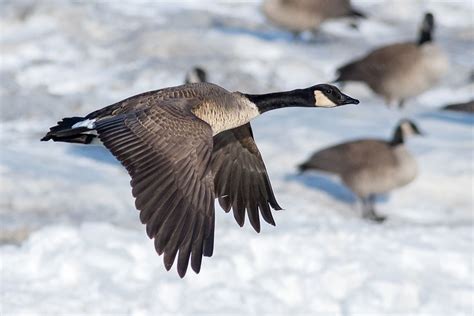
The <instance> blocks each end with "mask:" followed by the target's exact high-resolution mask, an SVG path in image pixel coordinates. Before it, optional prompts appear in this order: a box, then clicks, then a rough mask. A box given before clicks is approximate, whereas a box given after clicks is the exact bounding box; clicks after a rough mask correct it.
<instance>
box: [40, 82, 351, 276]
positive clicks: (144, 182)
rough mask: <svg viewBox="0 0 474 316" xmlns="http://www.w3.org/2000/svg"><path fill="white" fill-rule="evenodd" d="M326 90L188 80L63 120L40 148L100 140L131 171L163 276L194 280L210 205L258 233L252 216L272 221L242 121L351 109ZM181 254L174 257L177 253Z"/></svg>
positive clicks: (263, 177)
mask: <svg viewBox="0 0 474 316" xmlns="http://www.w3.org/2000/svg"><path fill="white" fill-rule="evenodd" d="M357 103H359V101H358V100H355V99H353V98H351V97H349V96H347V95H344V94H343V93H342V92H340V91H339V89H337V88H336V87H334V86H330V85H327V84H321V85H315V86H312V87H309V88H306V89H298V90H293V91H286V92H277V93H269V94H259V95H257V94H254V95H252V94H243V93H240V92H229V91H227V90H225V89H223V88H221V87H219V86H217V85H214V84H210V83H194V84H185V85H182V86H177V87H171V88H165V89H161V90H156V91H150V92H146V93H142V94H139V95H136V96H133V97H130V98H127V99H125V100H123V101H120V102H117V103H115V104H112V105H110V106H107V107H105V108H103V109H100V110H97V111H94V112H92V113H90V114H88V115H87V116H85V117H69V118H64V119H63V120H62V121H60V122H58V124H57V125H56V126H54V127H51V129H50V131H49V132H48V133H47V134H46V136H45V137H43V138H42V140H43V141H48V140H53V141H58V142H69V143H80V144H90V143H91V142H92V141H93V140H94V139H95V138H96V137H98V138H99V139H100V140H101V141H102V143H103V144H104V145H105V147H106V148H107V149H109V150H110V151H111V152H112V154H113V155H114V156H115V157H116V158H117V159H118V160H119V161H120V162H121V163H122V165H123V166H124V167H125V168H126V169H127V171H128V173H129V174H130V176H131V178H132V180H131V186H132V194H133V196H134V197H135V206H136V208H137V209H138V210H140V220H141V222H142V223H144V224H146V232H147V234H148V236H149V237H150V238H154V241H155V248H156V251H157V252H158V254H160V255H161V254H164V258H163V260H164V264H165V267H166V269H167V270H169V269H170V268H171V266H172V265H173V263H174V261H175V257H176V256H177V255H178V265H177V266H178V273H179V275H180V276H181V277H184V275H185V274H186V270H187V267H188V262H189V259H190V258H191V267H192V269H193V270H194V271H195V272H196V273H199V271H200V269H201V260H202V256H203V255H204V256H211V255H212V253H213V247H214V199H215V198H219V202H220V204H221V205H222V207H223V208H224V209H225V210H226V211H227V212H228V211H229V210H230V209H231V208H232V209H233V210H234V217H235V219H236V221H237V222H238V223H239V225H243V223H244V218H245V213H246V211H247V213H248V216H249V220H250V223H251V224H252V226H253V227H254V228H255V230H256V231H257V232H258V231H260V222H259V210H260V213H261V214H262V217H263V219H264V220H265V221H267V222H268V223H270V224H273V225H274V224H275V222H274V220H273V217H272V214H271V212H270V207H272V208H274V209H277V210H278V209H281V207H280V206H279V205H278V203H277V201H276V199H275V196H274V194H273V190H272V188H271V184H270V181H269V178H268V176H267V173H266V169H265V165H264V163H263V160H262V157H261V155H260V152H259V151H258V148H257V146H256V144H255V141H254V139H253V135H252V130H251V128H250V124H248V122H249V121H250V120H251V119H253V118H255V117H256V116H258V115H260V114H262V113H265V112H267V111H270V110H274V109H279V108H285V107H312V108H315V107H335V106H340V105H344V104H357ZM178 251H179V254H178Z"/></svg>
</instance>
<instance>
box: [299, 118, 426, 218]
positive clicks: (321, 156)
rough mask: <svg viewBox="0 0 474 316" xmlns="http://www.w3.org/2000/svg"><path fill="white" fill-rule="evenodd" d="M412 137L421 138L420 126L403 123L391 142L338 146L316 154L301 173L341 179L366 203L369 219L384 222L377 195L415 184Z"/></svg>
mask: <svg viewBox="0 0 474 316" xmlns="http://www.w3.org/2000/svg"><path fill="white" fill-rule="evenodd" d="M410 135H421V133H420V131H419V130H418V128H417V126H416V125H415V124H414V123H413V122H411V121H409V120H402V121H401V122H400V123H399V124H398V126H397V128H396V129H395V133H394V135H393V138H392V140H391V141H383V140H377V139H361V140H355V141H350V142H346V143H342V144H339V145H335V146H332V147H329V148H326V149H323V150H321V151H318V152H316V153H314V154H313V155H312V156H311V158H309V159H308V161H306V162H304V163H303V164H301V165H299V169H300V170H301V171H302V172H304V171H307V170H319V171H324V172H329V173H333V174H336V175H338V176H339V177H340V178H341V179H342V181H343V182H344V184H345V185H346V186H348V187H349V188H350V189H351V190H352V191H353V192H354V193H355V194H356V195H357V196H358V197H359V199H360V200H361V201H362V205H363V216H364V217H365V218H368V219H371V220H375V221H383V220H385V217H383V216H380V215H378V214H377V213H376V212H375V208H374V203H375V197H376V195H377V194H382V193H387V192H389V191H391V190H393V189H396V188H399V187H402V186H404V185H406V184H408V183H410V182H411V181H413V180H414V179H415V177H416V174H417V164H416V161H415V159H414V158H413V157H412V155H411V154H410V153H409V152H408V151H407V149H406V147H405V144H404V142H405V139H406V138H407V137H408V136H410Z"/></svg>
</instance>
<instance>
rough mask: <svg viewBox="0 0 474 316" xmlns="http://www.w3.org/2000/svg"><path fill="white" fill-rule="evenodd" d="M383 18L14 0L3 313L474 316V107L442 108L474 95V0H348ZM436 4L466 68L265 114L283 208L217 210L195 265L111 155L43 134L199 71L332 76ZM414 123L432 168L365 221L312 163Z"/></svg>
mask: <svg viewBox="0 0 474 316" xmlns="http://www.w3.org/2000/svg"><path fill="white" fill-rule="evenodd" d="M353 2H354V5H355V6H356V7H357V8H359V9H360V10H363V11H364V12H366V13H367V14H368V15H369V16H370V18H369V19H368V20H365V21H361V23H359V30H355V29H353V28H351V27H349V25H348V22H347V21H334V22H330V23H327V24H325V25H324V27H323V29H322V32H321V33H320V34H319V36H318V38H317V39H316V40H314V41H308V40H303V41H295V40H293V39H292V37H291V36H290V35H289V34H288V33H286V32H284V31H282V30H280V29H277V28H275V27H273V26H271V25H269V24H267V23H266V22H265V19H264V17H263V16H262V15H261V13H260V11H259V5H260V3H259V2H257V1H192V2H191V1H189V2H184V1H166V2H165V1H153V2H152V1H141V0H133V1H132V0H128V1H118V0H117V1H113V0H110V1H99V2H93V1H66V0H61V1H59V0H46V1H33V0H31V1H28V0H27V1H23V0H22V1H13V0H11V1H8V0H1V1H0V54H1V56H0V57H1V60H0V62H1V64H0V105H1V107H0V111H1V128H0V148H1V151H0V175H1V179H0V180H1V189H0V220H1V231H0V251H1V258H0V259H1V260H0V261H1V262H0V269H1V280H0V281H1V282H0V283H1V284H0V291H1V302H0V303H1V305H0V314H1V315H23V314H25V315H29V314H36V315H86V314H87V315H91V314H96V315H101V314H110V315H164V314H173V315H174V314H177V315H194V314H215V315H228V314H240V315H249V314H253V315H262V314H269V315H270V314H271V315H273V314H280V315H289V314H293V315H301V314H308V315H314V314H316V313H318V315H388V314H390V315H414V314H423V315H472V314H473V305H474V303H473V300H474V284H473V283H474V272H473V269H474V268H473V265H474V264H473V251H474V243H473V240H474V237H473V202H474V198H473V168H474V160H473V152H474V140H473V126H474V116H473V115H472V114H471V115H470V114H463V113H447V112H442V111H439V110H438V109H439V107H441V106H443V105H445V104H449V103H455V102H465V101H467V100H469V99H470V98H473V97H474V91H473V90H474V84H473V83H472V78H471V79H470V77H471V76H472V71H473V69H474V44H473V43H474V26H473V20H474V9H473V2H472V1H471V0H465V1H456V0H453V1H448V0H445V1H415V0H406V1H388V0H387V1H383V0H362V1H353ZM426 10H431V11H432V12H433V13H434V14H435V17H436V19H437V22H438V28H437V30H436V39H437V40H439V43H440V45H441V46H443V48H444V49H445V50H446V52H447V54H448V55H449V58H450V60H451V64H452V67H451V69H450V72H449V74H448V75H447V76H446V77H445V78H444V79H443V81H442V82H441V84H440V85H439V86H437V87H436V88H435V89H432V90H430V91H428V92H426V93H424V94H423V95H421V96H420V97H418V98H417V99H413V100H410V101H409V102H408V104H407V106H406V109H405V110H404V111H402V112H401V111H398V110H394V109H387V107H385V105H384V104H383V100H381V99H380V98H378V97H376V96H374V95H373V94H372V93H371V92H370V91H369V90H368V89H367V88H365V87H364V86H362V85H358V84H351V85H348V86H347V87H346V89H345V92H347V93H348V94H350V95H352V96H354V97H357V98H359V99H360V100H361V101H362V102H361V104H360V105H359V106H346V107H341V108H337V109H321V110H311V109H286V110H281V111H275V112H274V113H269V114H268V115H265V116H262V117H260V118H258V119H256V120H255V121H254V123H253V126H254V134H255V137H256V140H257V143H258V145H259V147H260V150H261V151H262V154H263V157H264V159H265V162H266V165H267V168H268V171H269V174H270V178H271V180H272V183H273V187H274V190H275V193H276V196H277V199H278V201H279V202H280V204H281V205H282V206H283V207H284V208H285V210H284V211H279V212H277V213H276V214H275V220H276V222H277V226H276V227H271V226H269V225H264V226H263V227H262V232H261V233H260V234H257V233H255V232H254V231H253V230H252V229H251V228H250V227H249V225H248V224H247V225H246V226H244V228H240V227H238V225H237V224H236V223H235V222H234V219H233V216H232V215H230V214H225V213H224V212H223V211H222V210H221V209H219V208H218V209H217V210H216V211H217V218H216V238H215V252H214V256H213V257H212V258H204V260H203V267H202V270H201V273H200V274H199V275H196V274H194V273H193V272H192V271H189V272H188V274H187V275H186V277H185V278H184V279H180V278H179V277H178V275H177V273H176V271H175V268H173V269H172V270H171V271H170V272H166V271H165V269H164V267H163V264H162V258H161V257H158V256H157V255H156V253H155V250H154V247H153V243H152V241H150V240H149V239H148V238H147V237H146V234H145V229H144V227H143V226H142V225H141V224H140V222H139V220H138V212H137V211H136V210H135V208H134V203H133V199H132V196H131V192H130V191H131V190H130V188H129V178H128V175H127V173H126V171H125V169H123V168H122V167H121V166H120V165H119V164H118V163H117V162H116V161H115V159H114V158H113V157H112V156H111V155H110V154H108V152H107V151H105V149H102V148H100V147H85V146H84V147H82V146H77V145H76V146H74V145H70V144H63V143H52V142H49V143H41V142H39V139H40V138H41V137H42V136H43V135H44V133H45V132H46V131H47V130H48V128H49V127H50V126H52V125H54V124H55V122H56V121H57V120H58V119H60V118H62V117H64V116H75V115H79V116H80V115H84V114H87V113H88V112H90V111H92V110H95V109H97V108H101V107H103V106H106V105H108V104H111V103H113V102H116V101H118V100H121V99H123V98H125V97H128V96H131V95H134V94H137V93H140V92H144V91H147V90H153V89H158V88H162V87H167V86H173V85H178V84H181V83H182V82H183V80H184V75H185V72H186V71H187V70H188V69H189V68H191V67H192V66H194V65H201V66H202V67H204V68H205V69H207V70H208V73H209V77H210V78H209V79H210V80H211V81H212V82H215V83H217V84H219V85H222V86H223V87H225V88H227V89H229V90H240V91H244V92H249V93H262V92H269V91H275V90H283V89H293V88H301V87H306V86H310V85H314V84H317V83H322V82H327V81H330V80H332V79H333V78H334V77H335V74H334V70H335V69H336V67H337V66H338V65H340V64H342V63H344V62H346V61H348V60H350V59H353V58H355V57H358V56H361V55H363V54H364V53H366V52H367V51H368V50H370V49H371V48H374V47H376V46H380V45H383V44H386V43H391V42H394V41H400V40H413V39H415V38H416V36H417V29H418V26H419V23H420V20H421V17H422V14H423V13H424V12H425V11H426ZM402 117H409V118H411V119H413V120H415V121H416V122H417V123H418V125H419V127H420V129H422V130H423V131H424V132H425V133H426V135H427V136H426V137H423V138H416V139H412V140H410V141H409V144H408V146H409V149H410V150H411V152H412V153H413V154H414V155H415V156H416V158H417V161H418V163H419V167H420V174H419V177H418V178H417V179H416V180H415V181H414V182H413V183H411V184H410V185H408V186H406V187H404V188H402V189H399V190H397V191H395V192H393V194H391V196H390V198H384V199H381V201H380V202H379V203H378V205H377V206H378V209H379V211H380V213H382V214H384V215H387V216H388V220H387V221H386V222H385V223H384V224H381V225H378V224H374V223H370V222H367V221H364V220H362V219H360V214H359V213H360V212H359V207H358V205H357V202H356V200H355V198H354V196H353V195H352V194H351V193H350V191H348V190H347V189H346V188H344V187H343V186H342V185H340V184H339V182H338V181H337V179H334V178H330V177H326V176H323V175H321V174H316V173H315V174H308V175H304V176H301V175H298V173H297V171H296V168H295V166H296V165H297V164H298V163H300V162H301V161H303V160H304V159H306V158H307V157H308V156H309V155H310V154H311V153H312V152H313V151H315V150H317V149H320V148H321V147H323V146H327V145H331V144H334V143H336V142H340V141H345V140H348V139H353V138H358V137H378V138H388V137H390V136H391V134H392V129H393V127H394V125H395V124H396V122H397V121H398V120H399V119H400V118H402Z"/></svg>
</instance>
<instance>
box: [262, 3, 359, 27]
mask: <svg viewBox="0 0 474 316" xmlns="http://www.w3.org/2000/svg"><path fill="white" fill-rule="evenodd" d="M262 10H263V13H264V14H265V16H266V17H267V18H268V19H269V20H270V21H271V22H273V23H274V24H275V25H277V26H280V27H283V28H285V29H288V30H289V31H290V32H292V33H293V34H294V35H295V36H297V35H298V34H299V33H301V32H304V31H312V32H315V31H316V30H317V29H318V28H319V25H320V24H321V23H323V22H324V21H325V20H328V19H333V18H341V17H365V16H364V14H362V13H361V12H359V11H357V10H355V9H354V8H352V6H351V3H350V0H331V1H328V0H265V1H264V3H263V7H262Z"/></svg>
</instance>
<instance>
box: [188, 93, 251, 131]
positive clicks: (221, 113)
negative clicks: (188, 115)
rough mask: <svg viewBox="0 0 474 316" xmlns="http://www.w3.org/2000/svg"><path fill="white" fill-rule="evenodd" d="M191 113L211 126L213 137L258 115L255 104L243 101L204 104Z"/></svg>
mask: <svg viewBox="0 0 474 316" xmlns="http://www.w3.org/2000/svg"><path fill="white" fill-rule="evenodd" d="M229 104H232V105H231V106H229ZM193 113H194V115H196V116H197V117H199V118H200V119H201V120H203V121H205V122H206V123H208V124H209V125H210V126H211V128H212V133H213V135H217V134H219V133H220V132H223V131H225V130H228V129H232V128H234V127H238V126H241V125H244V124H246V123H248V122H250V120H251V119H253V118H255V117H257V116H258V115H259V114H260V112H259V111H258V109H257V107H256V106H255V104H253V103H251V102H250V101H245V100H239V101H238V102H233V103H228V104H226V103H219V104H216V103H204V104H202V105H201V106H199V107H198V108H196V109H194V110H193Z"/></svg>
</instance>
